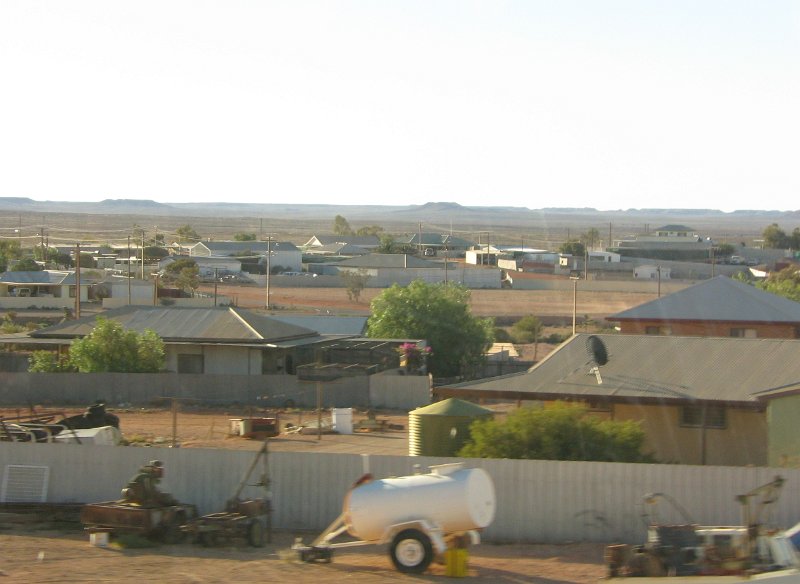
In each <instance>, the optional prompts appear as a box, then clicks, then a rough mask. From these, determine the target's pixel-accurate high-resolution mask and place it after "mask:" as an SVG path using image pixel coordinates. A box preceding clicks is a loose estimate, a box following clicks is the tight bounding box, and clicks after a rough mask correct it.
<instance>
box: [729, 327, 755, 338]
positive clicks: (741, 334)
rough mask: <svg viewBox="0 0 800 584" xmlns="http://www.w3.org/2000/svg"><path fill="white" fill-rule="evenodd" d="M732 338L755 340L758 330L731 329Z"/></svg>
mask: <svg viewBox="0 0 800 584" xmlns="http://www.w3.org/2000/svg"><path fill="white" fill-rule="evenodd" d="M731 336H732V337H737V338H740V339H755V338H756V337H757V336H758V335H756V329H751V328H732V329H731Z"/></svg>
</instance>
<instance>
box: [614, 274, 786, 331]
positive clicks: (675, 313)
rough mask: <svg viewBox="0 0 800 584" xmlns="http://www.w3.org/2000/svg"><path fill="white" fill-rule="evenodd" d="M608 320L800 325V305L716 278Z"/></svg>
mask: <svg viewBox="0 0 800 584" xmlns="http://www.w3.org/2000/svg"><path fill="white" fill-rule="evenodd" d="M608 320H620V321H621V320H667V321H670V320H700V321H729V322H737V321H738V322H769V323H777V322H782V323H800V302H795V301H794V300H789V299H788V298H784V297H782V296H778V295H776V294H772V293H770V292H764V291H763V290H760V289H759V288H756V287H755V286H750V285H749V284H745V283H743V282H738V281H736V280H731V279H730V278H728V277H725V276H717V277H716V278H711V279H710V280H705V281H703V282H700V283H699V284H695V285H694V286H690V287H689V288H684V289H683V290H680V291H678V292H673V293H672V294H669V295H668V296H664V297H663V298H659V299H657V300H652V301H650V302H646V303H645V304H641V305H639V306H636V307H634V308H631V309H629V310H624V311H622V312H618V313H617V314H614V315H612V316H609V317H608Z"/></svg>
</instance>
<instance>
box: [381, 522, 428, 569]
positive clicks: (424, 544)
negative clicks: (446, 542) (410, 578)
mask: <svg viewBox="0 0 800 584" xmlns="http://www.w3.org/2000/svg"><path fill="white" fill-rule="evenodd" d="M389 554H390V555H391V557H392V563H393V564H394V567H395V568H396V569H397V570H398V571H399V572H403V573H406V574H421V573H422V572H424V571H425V570H427V569H428V566H430V564H431V562H432V561H433V545H432V544H431V538H429V537H428V536H427V535H425V534H424V533H423V532H421V531H419V530H418V529H405V530H403V531H401V532H400V533H398V534H397V535H395V536H394V539H392V545H391V548H390V550H389Z"/></svg>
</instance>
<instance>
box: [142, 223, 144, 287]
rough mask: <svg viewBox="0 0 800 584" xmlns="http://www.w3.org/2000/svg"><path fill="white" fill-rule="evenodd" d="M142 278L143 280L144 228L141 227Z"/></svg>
mask: <svg viewBox="0 0 800 584" xmlns="http://www.w3.org/2000/svg"><path fill="white" fill-rule="evenodd" d="M142 280H144V228H142Z"/></svg>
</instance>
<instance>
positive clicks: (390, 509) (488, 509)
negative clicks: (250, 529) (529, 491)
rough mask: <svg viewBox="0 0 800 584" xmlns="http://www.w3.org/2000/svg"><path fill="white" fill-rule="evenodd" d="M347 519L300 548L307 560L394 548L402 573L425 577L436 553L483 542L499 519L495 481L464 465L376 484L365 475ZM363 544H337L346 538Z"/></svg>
mask: <svg viewBox="0 0 800 584" xmlns="http://www.w3.org/2000/svg"><path fill="white" fill-rule="evenodd" d="M343 507H344V508H343V510H342V514H341V515H340V516H339V517H338V518H337V519H336V520H335V521H334V522H333V523H332V524H331V525H330V526H329V527H328V529H326V530H325V531H324V532H323V533H322V534H321V535H320V536H319V537H317V539H316V540H314V542H313V543H312V544H311V545H310V546H305V545H303V544H302V542H298V543H297V544H296V545H295V546H294V549H295V550H296V551H297V552H298V553H299V555H300V558H301V559H302V560H303V561H313V560H322V561H330V560H331V557H332V555H333V549H336V548H342V547H353V546H357V545H368V544H383V543H390V549H389V555H390V557H391V559H392V562H393V563H394V565H395V567H396V568H397V569H398V570H399V571H401V572H409V573H421V572H424V571H425V570H426V569H427V568H428V566H429V565H430V563H431V561H432V560H433V556H434V553H440V554H442V553H444V552H445V551H447V549H448V548H449V547H456V546H460V545H463V543H464V542H465V541H466V539H469V540H471V541H472V542H475V543H477V542H478V541H479V540H480V538H479V536H478V530H480V529H483V528H485V527H488V526H489V525H490V524H491V523H492V521H493V520H494V516H495V507H496V505H495V493H494V484H493V482H492V479H491V477H489V475H488V474H487V473H486V471H484V470H483V469H480V468H464V467H463V464H462V463H455V464H443V465H438V466H432V467H431V468H430V472H429V473H428V474H415V475H410V476H403V477H391V478H386V479H380V480H373V479H372V477H371V476H370V475H364V476H363V477H362V478H361V479H359V480H358V481H357V482H356V484H355V485H353V487H352V488H351V489H350V491H349V492H348V493H347V495H346V496H345V499H344V506H343ZM345 532H347V533H349V534H350V535H351V536H353V537H356V538H358V540H357V541H351V542H341V543H334V542H333V539H334V538H336V537H337V536H339V535H341V534H342V533H345Z"/></svg>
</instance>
